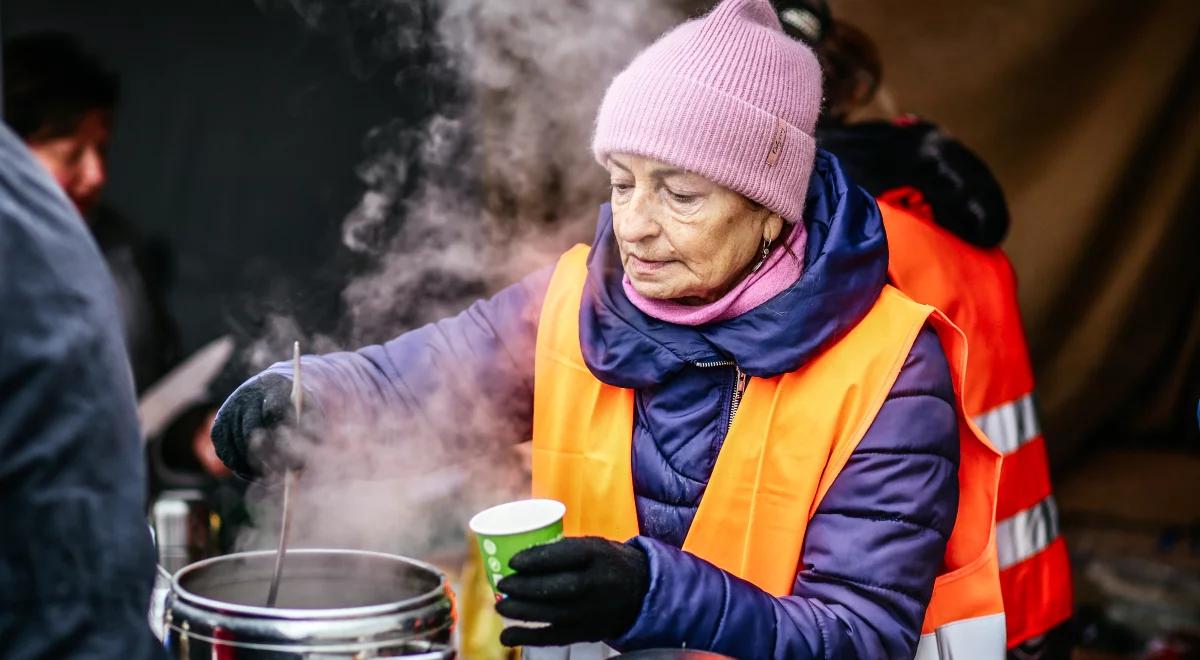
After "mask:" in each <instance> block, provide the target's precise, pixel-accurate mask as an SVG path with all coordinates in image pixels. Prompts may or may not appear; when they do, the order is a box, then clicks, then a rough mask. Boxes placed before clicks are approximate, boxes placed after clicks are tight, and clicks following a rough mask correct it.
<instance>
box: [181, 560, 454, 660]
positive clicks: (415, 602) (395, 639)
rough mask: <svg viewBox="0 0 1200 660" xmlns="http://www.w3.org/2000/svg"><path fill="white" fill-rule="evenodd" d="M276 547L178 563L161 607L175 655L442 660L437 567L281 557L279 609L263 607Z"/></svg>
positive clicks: (442, 584)
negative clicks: (180, 566) (283, 561)
mask: <svg viewBox="0 0 1200 660" xmlns="http://www.w3.org/2000/svg"><path fill="white" fill-rule="evenodd" d="M274 560H275V552H274V551H270V550H268V551H264V552H243V553H238V554H232V555H225V556H222V557H214V558H212V559H206V560H204V561H200V562H196V563H195V564H192V565H190V566H187V567H185V568H183V569H181V570H180V571H179V572H178V573H176V574H175V576H174V577H173V578H172V580H171V593H170V595H169V596H168V599H167V604H166V615H165V619H166V637H165V639H164V643H165V644H166V647H167V651H168V654H169V655H170V657H172V658H177V659H179V660H200V659H201V658H203V659H204V660H209V659H210V658H225V657H229V658H237V660H264V659H267V658H269V659H270V660H300V659H304V660H318V659H320V660H333V659H340V658H344V659H350V658H353V659H354V660H360V659H362V660H366V659H368V658H375V659H382V658H408V659H409V660H413V659H415V658H420V659H421V660H435V659H436V660H444V659H449V658H453V657H454V651H453V650H452V649H451V647H450V646H449V644H450V635H451V633H452V630H453V627H454V617H455V613H454V606H453V600H452V596H451V592H450V587H449V585H448V583H447V582H446V578H445V576H444V575H442V574H441V573H440V572H439V571H438V570H437V569H436V568H434V567H432V566H430V565H428V564H423V563H421V562H417V561H413V560H411V559H405V558H404V557H398V556H395V555H388V554H383V553H378V552H363V551H358V550H309V549H295V550H289V551H288V553H287V564H286V568H285V570H284V578H283V581H282V582H281V583H280V588H279V600H278V602H277V603H276V607H273V608H268V607H265V606H264V603H265V602H266V598H267V591H268V588H269V585H270V581H271V569H272V568H273V566H274Z"/></svg>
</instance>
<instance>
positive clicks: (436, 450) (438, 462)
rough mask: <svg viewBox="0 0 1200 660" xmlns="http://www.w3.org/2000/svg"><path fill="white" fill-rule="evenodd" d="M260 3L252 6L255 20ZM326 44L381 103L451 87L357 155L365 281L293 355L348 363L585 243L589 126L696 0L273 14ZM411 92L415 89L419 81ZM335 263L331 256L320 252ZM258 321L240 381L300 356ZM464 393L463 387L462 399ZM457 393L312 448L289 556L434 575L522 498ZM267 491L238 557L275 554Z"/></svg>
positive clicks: (328, 6) (383, 2)
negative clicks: (378, 86) (383, 90)
mask: <svg viewBox="0 0 1200 660" xmlns="http://www.w3.org/2000/svg"><path fill="white" fill-rule="evenodd" d="M270 4H271V0H260V5H264V8H265V6H266V5H270ZM281 4H283V5H284V6H289V7H290V8H291V9H292V10H294V11H295V13H296V15H297V16H299V17H300V18H301V19H302V20H303V22H304V23H305V24H306V25H308V26H310V27H312V28H314V29H320V30H324V31H326V32H329V33H332V34H335V35H337V37H338V38H339V43H341V44H342V49H343V51H344V52H345V53H346V54H347V61H349V62H350V65H351V67H352V68H353V69H354V70H355V71H357V72H359V73H369V72H370V71H373V70H376V68H377V67H378V66H382V65H383V64H386V63H393V64H394V63H397V62H418V64H417V65H415V68H414V67H413V66H401V67H399V69H400V71H401V73H400V74H399V75H398V78H397V84H399V85H402V86H406V87H405V89H406V90H407V89H408V87H407V86H413V85H419V84H427V82H428V81H429V80H430V79H436V80H439V81H444V82H446V83H448V84H446V86H445V87H444V88H443V89H440V90H439V91H437V95H438V99H437V100H438V111H437V112H436V114H434V115H433V116H432V117H431V118H430V119H429V120H428V121H427V122H425V123H424V124H422V125H405V124H402V123H399V122H393V123H389V124H386V125H384V126H380V127H377V128H376V129H374V130H373V131H372V132H371V134H370V135H369V136H368V138H367V146H368V152H369V154H368V157H367V159H366V160H365V162H363V163H362V164H361V166H360V167H359V169H358V174H359V176H360V178H361V179H362V181H363V183H364V185H365V192H364V193H363V196H362V198H361V200H360V202H359V203H358V204H357V206H356V207H355V208H354V209H353V210H352V211H351V212H350V213H349V215H348V216H347V217H346V218H345V220H344V222H343V226H342V239H343V243H344V246H345V247H346V248H348V249H350V250H352V251H354V252H355V253H357V254H359V255H361V256H363V257H364V258H366V259H367V260H368V262H369V264H370V265H369V268H368V269H367V270H366V272H365V273H363V274H362V275H360V276H358V277H356V278H354V279H353V280H351V281H350V282H349V283H348V284H347V285H346V287H345V288H344V290H343V292H342V297H343V302H344V303H345V307H346V309H347V314H348V315H347V318H346V319H344V321H345V322H344V325H343V327H342V329H341V331H340V332H339V333H338V334H339V336H338V338H336V339H334V338H330V337H323V336H318V337H305V338H304V339H303V341H304V346H305V349H306V352H310V353H311V352H328V351H331V350H334V349H335V348H338V347H342V348H350V349H353V348H356V347H358V346H361V345H362V344H364V343H369V342H376V341H380V340H383V339H387V338H390V337H393V336H395V335H398V334H400V332H402V331H403V330H404V329H406V328H411V327H414V326H416V325H418V324H421V323H424V322H428V321H431V320H435V319H438V318H442V317H444V316H446V315H448V314H451V313H454V312H457V311H458V310H460V309H462V308H463V307H465V306H466V305H467V304H469V303H470V302H471V301H473V300H474V299H476V298H478V297H480V296H482V295H486V294H488V293H491V292H494V291H496V290H498V289H499V288H501V287H503V286H504V285H507V284H509V283H511V282H512V281H514V280H515V279H517V278H519V277H521V276H523V275H525V274H526V273H528V272H530V271H533V270H535V269H536V268H538V267H540V266H543V265H545V264H548V263H551V262H552V261H553V259H554V258H555V257H556V256H557V255H558V254H560V253H561V252H562V251H563V250H564V249H565V248H566V247H568V246H569V245H570V244H571V243H574V242H578V241H586V240H589V239H590V237H591V235H592V229H593V223H594V219H595V214H596V207H597V204H598V203H599V202H601V201H603V199H604V197H605V185H604V184H605V181H606V179H605V176H606V175H605V174H604V172H603V170H602V169H601V168H599V167H598V166H597V165H596V164H595V162H594V161H593V160H592V156H591V152H590V143H591V133H592V127H593V120H594V117H595V112H596V109H597V107H598V105H599V102H600V98H601V95H602V94H603V92H604V89H605V88H606V86H607V84H608V82H609V80H611V78H612V76H613V75H614V74H615V73H616V72H617V71H619V70H620V69H621V68H622V67H623V66H624V65H625V64H626V63H627V62H628V60H629V59H630V58H631V57H632V55H633V54H634V53H636V52H638V51H639V50H640V49H641V48H642V47H644V46H645V45H646V44H648V43H649V42H650V41H652V40H653V39H654V38H655V37H656V36H657V35H659V34H661V33H662V32H663V31H664V30H666V29H668V28H669V27H671V26H672V25H674V24H676V23H678V22H680V21H681V20H682V19H683V18H685V17H686V16H687V15H688V14H695V13H698V11H700V10H703V9H705V8H706V7H707V5H709V4H711V3H709V2H704V1H702V0H674V1H664V0H621V1H620V2H606V1H603V0H559V1H557V2H541V1H534V0H522V1H514V2H507V1H506V2H497V1H495V0H426V1H425V2H421V1H420V0H349V1H348V2H345V3H334V2H332V1H330V0H286V2H284V1H283V0H274V5H275V6H278V5H281ZM421 81H424V82H421ZM331 249H332V246H331ZM300 330H301V329H300V328H298V327H297V324H296V323H295V322H294V321H291V320H290V319H288V318H286V317H280V318H276V319H272V320H271V321H270V325H269V327H268V329H267V336H266V337H264V338H262V340H261V341H259V342H257V343H256V344H255V347H254V353H253V355H252V356H251V357H250V359H251V361H252V363H255V364H266V363H269V362H273V361H275V360H278V359H280V356H286V355H287V353H288V351H287V349H286V347H287V346H289V345H290V342H291V340H292V339H294V338H296V337H303V335H302V334H301V333H300V332H299V331H300ZM472 386H474V387H479V386H480V385H479V384H472ZM463 387H464V386H463V384H457V385H455V386H453V387H449V386H447V387H445V388H443V390H442V391H439V392H436V393H430V397H429V399H430V400H429V401H428V402H427V404H426V405H427V407H428V408H429V410H426V411H423V412H424V414H423V417H424V418H426V419H438V418H441V419H450V420H454V429H453V432H447V429H445V428H433V427H430V426H429V425H424V426H422V425H419V424H415V423H414V420H412V419H408V418H406V417H405V416H404V415H401V414H399V413H397V414H394V415H390V414H388V412H387V411H375V414H374V415H372V416H371V417H370V418H369V420H370V421H369V422H364V423H360V424H358V425H357V426H353V427H346V426H343V427H342V428H340V429H339V431H340V432H339V433H338V435H339V437H341V439H342V440H343V442H337V441H335V442H323V443H321V445H320V446H319V447H316V448H314V449H313V450H312V451H313V460H312V461H311V462H310V465H312V466H314V467H311V468H309V471H308V472H309V473H306V475H305V477H304V480H303V482H302V488H301V489H300V494H299V497H298V500H297V502H296V505H295V511H296V514H295V518H294V534H295V537H294V538H295V543H296V544H297V545H309V546H326V547H329V546H335V547H358V548H369V549H375V550H382V551H389V552H398V553H402V554H408V555H411V556H425V557H430V556H432V557H435V558H436V557H437V556H439V555H442V554H444V553H446V552H461V551H462V549H463V544H462V530H463V525H464V522H465V520H466V517H467V516H468V515H469V514H470V513H472V512H474V511H476V510H478V509H480V508H482V507H484V506H487V505H490V504H494V503H498V502H501V501H504V500H507V499H513V498H514V497H519V496H522V495H523V494H525V493H526V492H527V489H528V474H527V472H525V471H524V470H523V469H522V468H523V465H524V461H523V460H522V459H521V458H520V457H519V456H518V455H517V454H516V453H515V452H514V451H513V449H512V447H511V446H509V445H507V444H504V443H503V441H501V442H497V441H496V438H497V437H507V436H511V435H512V434H513V433H514V432H515V431H514V430H513V429H505V428H497V424H498V423H502V422H500V421H499V420H502V419H503V418H504V416H503V412H504V411H495V410H486V409H484V408H483V407H474V406H472V405H463V402H464V400H466V401H470V400H471V393H470V392H469V391H464V389H463ZM276 487H277V484H276V485H272V484H256V485H255V486H254V487H253V488H252V491H251V505H252V507H253V509H254V510H255V515H254V517H255V519H256V520H257V521H258V525H259V526H258V527H257V528H254V529H251V530H248V533H246V534H244V535H243V537H242V538H241V539H240V545H242V546H243V547H245V548H261V547H271V546H272V545H273V544H274V542H275V536H276V534H277V523H278V511H277V508H276V507H277V505H278V503H277V499H276V495H275V489H276Z"/></svg>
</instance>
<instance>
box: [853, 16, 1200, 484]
mask: <svg viewBox="0 0 1200 660" xmlns="http://www.w3.org/2000/svg"><path fill="white" fill-rule="evenodd" d="M835 7H836V8H837V11H838V13H840V14H841V15H843V16H845V17H847V18H848V19H850V20H851V21H852V22H854V23H855V24H857V25H859V26H860V27H861V28H863V29H864V30H866V31H867V32H868V33H869V34H871V35H872V36H873V37H874V38H875V39H876V41H877V43H878V45H879V47H880V51H881V55H882V58H883V61H884V63H885V74H884V75H885V79H886V86H887V94H886V97H890V100H891V102H892V104H893V107H894V108H895V109H899V110H904V111H911V112H917V113H920V114H923V115H926V116H928V117H930V118H932V119H934V120H936V121H938V122H941V123H943V124H944V125H945V126H946V127H948V128H949V129H950V130H951V131H952V132H954V133H955V134H956V135H958V136H960V137H961V138H962V139H963V140H964V141H965V142H966V143H967V144H969V145H971V146H972V147H973V148H975V149H976V150H977V151H978V152H979V153H980V154H982V155H983V157H984V158H985V160H987V162H988V163H989V164H990V165H991V166H992V167H993V169H994V170H995V172H996V174H997V176H998V177H999V179H1000V181H1001V183H1002V184H1003V186H1004V188H1005V191H1006V192H1007V194H1008V198H1009V202H1010V205H1011V209H1012V213H1013V220H1014V222H1013V227H1012V231H1011V233H1010V235H1009V238H1008V240H1007V241H1006V242H1005V245H1004V247H1005V249H1006V250H1007V251H1008V253H1009V255H1010V257H1011V259H1012V261H1013V264H1014V266H1015V268H1016V270H1017V273H1018V275H1019V277H1020V282H1021V303H1022V308H1023V312H1024V315H1025V325H1026V328H1027V331H1028V335H1029V340H1030V350H1031V352H1032V354H1033V359H1034V366H1035V369H1036V372H1037V376H1038V394H1039V402H1040V406H1041V409H1042V413H1043V422H1044V426H1045V430H1046V437H1047V439H1048V443H1047V444H1048V446H1049V448H1050V452H1051V456H1052V459H1055V460H1056V462H1059V463H1061V462H1062V461H1063V460H1064V459H1066V458H1068V457H1070V456H1072V455H1074V454H1076V453H1078V452H1079V451H1080V450H1082V449H1084V448H1085V446H1086V444H1087V443H1094V444H1106V443H1114V444H1125V445H1149V444H1157V445H1162V446H1171V447H1175V448H1183V447H1187V448H1189V449H1192V450H1195V449H1196V448H1197V442H1196V441H1197V435H1198V434H1197V431H1196V428H1197V424H1196V400H1197V398H1200V214H1198V213H1197V202H1200V3H1197V2H1193V1H1191V0H1149V1H1147V2H1138V3H1127V2H1115V1H1111V0H1104V1H1101V2H1095V1H1094V0H1062V1H1057V2H1049V1H1039V0H1018V1H1016V2H1004V3H999V2H993V3H974V2H952V1H949V0H923V1H922V2H916V3H912V2H910V3H880V2H870V1H869V0H841V1H840V2H837V3H835Z"/></svg>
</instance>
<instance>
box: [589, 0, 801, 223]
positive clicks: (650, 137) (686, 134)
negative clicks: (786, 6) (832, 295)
mask: <svg viewBox="0 0 1200 660" xmlns="http://www.w3.org/2000/svg"><path fill="white" fill-rule="evenodd" d="M820 109H821V67H820V65H818V64H817V58H816V56H814V55H813V53H812V51H811V50H809V48H808V47H807V46H805V45H804V44H802V43H800V42H799V41H796V40H793V39H792V38H791V37H789V36H787V34H785V33H784V31H783V27H782V26H781V25H780V23H779V18H778V17H777V16H776V15H775V10H774V9H773V8H772V7H771V3H770V1H769V0H723V1H722V2H721V3H720V4H719V5H717V7H716V9H714V10H713V11H712V12H711V13H709V14H708V15H706V16H704V17H702V18H699V19H696V20H693V21H688V22H687V23H684V24H683V25H680V26H679V27H677V28H675V29H674V30H672V31H671V32H668V33H667V34H665V35H663V36H662V37H661V38H659V40H658V41H656V42H655V43H654V44H652V45H651V46H650V47H649V48H647V49H646V50H644V51H642V53H641V54H640V55H638V56H637V58H636V59H634V60H633V62H632V63H631V64H630V65H629V67H628V68H626V69H625V70H624V71H622V72H621V73H620V74H619V75H617V77H616V78H615V79H613V82H612V84H611V85H610V86H609V88H608V92H607V93H605V95H604V101H603V102H602V103H601V104H600V113H599V115H598V116H597V118H596V135H595V137H594V139H593V141H592V152H593V153H594V154H595V156H596V160H598V161H599V162H600V164H601V165H605V164H606V163H607V160H608V156H609V154H613V153H630V154H636V155H639V156H644V157H647V158H653V159H655V160H660V161H663V162H666V163H670V164H672V165H675V166H676V167H681V168H683V169H685V170H688V171H690V172H695V173H696V174H699V175H701V176H704V177H706V178H708V179H709V180H711V181H713V182H715V183H719V184H721V185H723V186H725V187H727V188H730V189H732V190H735V191H737V192H739V193H741V194H743V195H745V196H746V197H748V198H750V199H752V200H754V201H756V202H758V203H759V204H762V205H764V206H766V207H767V208H769V209H771V210H772V211H774V212H776V213H778V214H779V215H780V216H781V217H782V218H783V219H784V220H787V221H788V222H798V221H799V220H800V215H801V212H802V211H803V210H804V198H805V195H806V194H807V190H808V177H809V174H810V173H811V172H812V165H813V157H814V154H815V150H816V143H815V141H814V140H813V129H814V127H815V126H816V123H817V114H818V113H819V112H820Z"/></svg>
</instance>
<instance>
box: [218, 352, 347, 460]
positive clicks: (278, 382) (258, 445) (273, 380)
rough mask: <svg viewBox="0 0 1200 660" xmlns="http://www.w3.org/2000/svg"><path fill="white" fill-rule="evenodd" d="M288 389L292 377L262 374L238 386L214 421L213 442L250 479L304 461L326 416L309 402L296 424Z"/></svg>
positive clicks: (223, 457) (219, 454)
mask: <svg viewBox="0 0 1200 660" xmlns="http://www.w3.org/2000/svg"><path fill="white" fill-rule="evenodd" d="M291 395H292V381H291V379H289V378H286V377H284V376H281V375H279V374H266V375H264V376H260V377H259V378H256V379H254V380H252V381H250V382H249V383H247V384H245V385H243V386H242V387H240V388H238V390H237V391H236V392H234V393H233V396H232V397H230V398H229V400H228V401H226V402H225V404H224V405H222V406H221V411H220V412H219V413H218V414H217V419H216V421H214V422H213V430H212V441H213V446H214V447H215V448H216V450H217V456H219V457H220V458H221V461H223V462H224V463H225V465H227V466H229V469H230V470H233V471H234V472H235V473H237V475H238V476H240V477H242V478H243V479H249V480H253V479H257V478H259V477H261V476H263V475H264V474H266V473H268V472H274V471H277V470H282V469H287V468H300V467H302V466H303V456H304V454H305V453H306V452H305V451H304V449H305V448H306V447H307V446H308V445H310V444H311V443H312V441H313V440H312V439H313V438H315V437H319V433H318V432H317V430H318V429H319V427H320V426H321V424H322V423H323V421H324V420H323V419H322V418H321V414H320V412H319V410H318V408H317V406H315V405H311V404H307V405H305V408H304V413H303V420H302V429H301V430H297V428H296V419H295V418H296V413H295V411H294V409H293V407H292V399H291ZM307 398H308V397H306V399H307Z"/></svg>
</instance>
